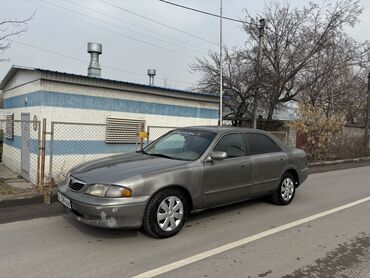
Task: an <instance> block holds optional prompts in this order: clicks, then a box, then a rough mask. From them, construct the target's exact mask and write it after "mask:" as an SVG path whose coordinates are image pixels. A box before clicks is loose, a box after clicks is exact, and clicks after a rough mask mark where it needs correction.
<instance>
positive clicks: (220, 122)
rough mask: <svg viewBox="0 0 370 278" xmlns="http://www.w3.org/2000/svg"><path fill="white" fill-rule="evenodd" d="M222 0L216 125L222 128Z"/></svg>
mask: <svg viewBox="0 0 370 278" xmlns="http://www.w3.org/2000/svg"><path fill="white" fill-rule="evenodd" d="M222 85H223V84H222V0H220V108H219V110H220V111H219V117H220V118H219V120H218V125H219V126H222V117H223V116H222V98H223V96H222V95H223V86H222Z"/></svg>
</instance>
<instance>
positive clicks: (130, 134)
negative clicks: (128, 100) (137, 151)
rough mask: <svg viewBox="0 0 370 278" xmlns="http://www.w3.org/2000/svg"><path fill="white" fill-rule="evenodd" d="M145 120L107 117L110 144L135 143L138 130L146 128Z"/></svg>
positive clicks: (107, 140) (107, 138)
mask: <svg viewBox="0 0 370 278" xmlns="http://www.w3.org/2000/svg"><path fill="white" fill-rule="evenodd" d="M144 125H145V121H144V120H131V119H122V118H114V117H107V127H106V139H105V142H106V143H108V144H135V143H138V142H139V139H138V132H139V131H141V130H142V129H143V128H144Z"/></svg>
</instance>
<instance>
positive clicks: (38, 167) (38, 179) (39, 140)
mask: <svg viewBox="0 0 370 278" xmlns="http://www.w3.org/2000/svg"><path fill="white" fill-rule="evenodd" d="M37 127H38V133H37V187H38V189H39V191H40V192H42V184H41V182H40V177H41V173H40V170H41V167H40V156H41V149H42V147H41V122H39V121H38V122H37Z"/></svg>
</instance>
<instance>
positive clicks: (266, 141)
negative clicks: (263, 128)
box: [245, 133, 281, 155]
mask: <svg viewBox="0 0 370 278" xmlns="http://www.w3.org/2000/svg"><path fill="white" fill-rule="evenodd" d="M245 137H246V142H247V146H248V149H249V153H250V154H251V155H254V154H263V153H274V152H280V151H281V148H280V147H279V146H278V145H277V144H276V143H275V142H274V141H273V140H272V139H270V138H268V137H267V136H266V135H264V134H258V133H247V134H245Z"/></svg>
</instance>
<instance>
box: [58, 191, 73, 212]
mask: <svg viewBox="0 0 370 278" xmlns="http://www.w3.org/2000/svg"><path fill="white" fill-rule="evenodd" d="M58 200H59V202H61V203H62V204H63V205H65V206H66V207H67V208H69V209H70V208H72V207H71V200H69V199H68V198H67V197H64V196H63V195H62V194H60V193H59V192H58Z"/></svg>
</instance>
